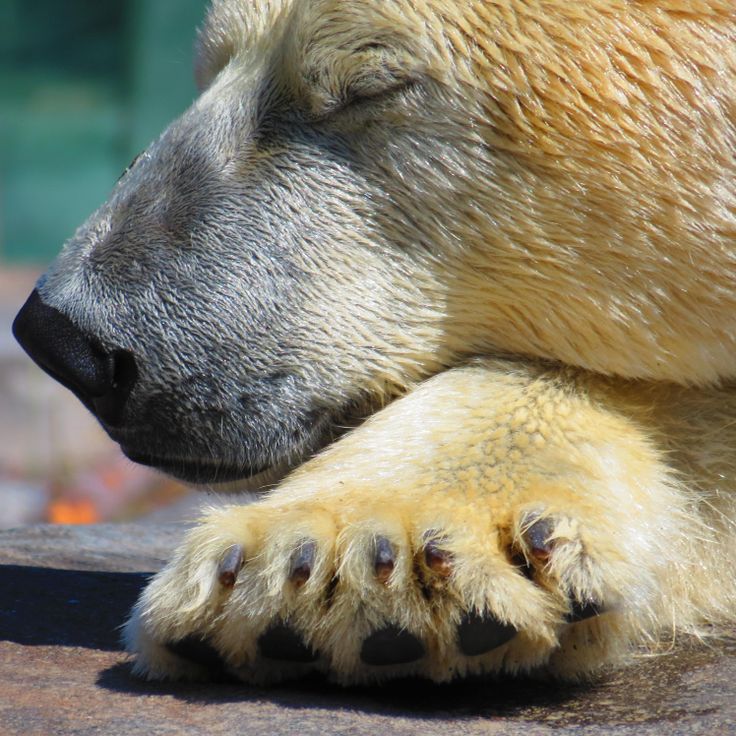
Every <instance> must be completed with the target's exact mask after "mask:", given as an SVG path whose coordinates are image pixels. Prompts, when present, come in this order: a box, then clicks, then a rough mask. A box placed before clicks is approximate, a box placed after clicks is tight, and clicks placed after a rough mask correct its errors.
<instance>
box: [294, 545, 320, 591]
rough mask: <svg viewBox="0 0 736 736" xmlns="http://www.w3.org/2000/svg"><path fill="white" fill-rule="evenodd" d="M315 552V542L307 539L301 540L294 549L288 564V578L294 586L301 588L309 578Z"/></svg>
mask: <svg viewBox="0 0 736 736" xmlns="http://www.w3.org/2000/svg"><path fill="white" fill-rule="evenodd" d="M316 554H317V543H316V542H313V541H311V540H308V539H305V540H302V542H301V543H300V544H299V547H297V549H296V550H294V554H292V556H291V563H290V565H289V580H291V582H292V583H294V586H295V587H297V588H301V587H302V586H303V585H304V583H306V582H307V580H309V576H310V575H311V574H312V568H313V567H314V558H315V556H316Z"/></svg>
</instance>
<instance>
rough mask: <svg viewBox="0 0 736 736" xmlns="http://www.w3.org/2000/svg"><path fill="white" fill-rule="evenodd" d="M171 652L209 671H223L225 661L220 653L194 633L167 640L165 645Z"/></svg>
mask: <svg viewBox="0 0 736 736" xmlns="http://www.w3.org/2000/svg"><path fill="white" fill-rule="evenodd" d="M166 649H168V650H169V651H170V652H171V653H172V654H175V655H176V656H177V657H181V658H182V659H187V660H189V661H190V662H194V663H195V664H198V665H201V666H202V667H206V668H207V669H208V670H210V671H211V672H223V671H224V669H225V663H224V660H223V659H222V657H221V656H220V653H219V652H218V651H217V650H216V649H215V648H214V647H213V646H212V645H211V644H210V643H209V642H208V641H206V640H205V639H203V638H202V637H200V636H197V635H196V634H192V635H190V636H187V637H185V638H184V639H179V641H174V642H169V643H168V644H167V645H166Z"/></svg>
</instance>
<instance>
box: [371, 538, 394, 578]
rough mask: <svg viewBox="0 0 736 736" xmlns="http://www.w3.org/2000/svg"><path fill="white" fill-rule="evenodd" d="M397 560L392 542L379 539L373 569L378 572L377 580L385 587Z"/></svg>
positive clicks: (377, 539)
mask: <svg viewBox="0 0 736 736" xmlns="http://www.w3.org/2000/svg"><path fill="white" fill-rule="evenodd" d="M395 560H396V555H395V554H394V548H393V545H392V544H391V542H389V540H388V539H386V537H377V538H376V544H375V557H374V562H373V569H374V570H375V572H376V580H378V582H379V583H383V584H384V585H385V584H386V583H387V582H388V579H389V578H390V577H391V573H392V572H393V570H394V562H395Z"/></svg>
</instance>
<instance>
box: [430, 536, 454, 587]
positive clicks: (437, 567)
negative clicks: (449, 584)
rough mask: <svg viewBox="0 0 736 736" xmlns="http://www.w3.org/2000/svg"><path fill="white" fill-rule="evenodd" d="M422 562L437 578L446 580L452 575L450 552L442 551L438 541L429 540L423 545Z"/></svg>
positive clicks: (451, 556)
mask: <svg viewBox="0 0 736 736" xmlns="http://www.w3.org/2000/svg"><path fill="white" fill-rule="evenodd" d="M424 562H425V564H426V565H427V567H428V568H429V569H430V570H431V571H432V572H433V573H435V574H436V575H438V576H439V577H442V578H447V577H449V576H450V575H451V574H452V562H453V555H452V552H448V551H447V550H446V549H442V547H440V541H439V540H438V539H430V540H429V541H428V542H427V543H426V544H425V545H424Z"/></svg>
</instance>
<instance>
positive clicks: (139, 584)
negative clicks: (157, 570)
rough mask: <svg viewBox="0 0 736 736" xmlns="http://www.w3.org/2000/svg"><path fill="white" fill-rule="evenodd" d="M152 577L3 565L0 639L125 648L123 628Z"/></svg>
mask: <svg viewBox="0 0 736 736" xmlns="http://www.w3.org/2000/svg"><path fill="white" fill-rule="evenodd" d="M148 578H149V575H147V574H145V573H122V572H88V571H80V570H57V569H53V568H47V567H26V566H22V565H0V640H4V641H11V642H15V643H16V644H24V645H31V646H33V645H61V646H74V647H86V648H89V649H103V650H108V651H114V650H118V649H121V645H120V626H121V625H122V624H123V622H124V620H125V617H126V616H127V614H128V611H129V610H130V608H131V606H132V605H133V603H134V602H135V600H136V598H137V597H138V594H139V592H140V591H141V589H142V588H143V586H144V585H145V583H146V581H147V580H148Z"/></svg>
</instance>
